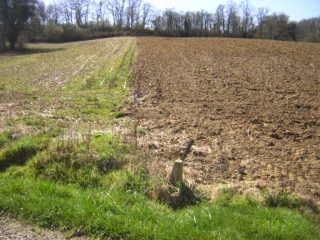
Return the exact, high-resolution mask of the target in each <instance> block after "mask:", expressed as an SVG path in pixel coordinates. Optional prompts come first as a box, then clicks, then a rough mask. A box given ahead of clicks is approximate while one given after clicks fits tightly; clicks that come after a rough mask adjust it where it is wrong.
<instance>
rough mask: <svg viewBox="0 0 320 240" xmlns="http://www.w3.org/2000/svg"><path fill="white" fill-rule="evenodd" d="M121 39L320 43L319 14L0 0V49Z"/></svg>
mask: <svg viewBox="0 0 320 240" xmlns="http://www.w3.org/2000/svg"><path fill="white" fill-rule="evenodd" d="M123 35H135V36H136V35H153V36H166V37H241V38H259V39H270V40H283V41H310V42H320V16H319V17H317V18H310V19H305V20H302V21H300V22H296V21H290V19H289V16H288V15H286V14H285V13H270V9H269V8H267V7H262V8H255V7H254V6H253V5H252V4H251V3H250V1H249V0H244V1H243V2H241V3H240V4H237V3H235V2H233V1H232V0H231V1H228V2H227V3H226V4H220V5H219V6H218V7H217V9H216V10H215V11H214V12H209V11H205V10H200V11H187V12H183V11H177V10H175V9H165V10H159V9H156V8H155V7H154V6H152V5H151V4H150V3H148V2H144V1H142V0H54V1H52V2H51V3H50V4H49V5H48V6H45V4H44V2H42V1H39V0H0V49H5V48H6V47H7V43H9V47H10V48H11V49H14V48H15V47H17V46H18V47H19V46H20V45H21V46H23V44H24V42H26V41H27V40H29V41H48V42H64V41H77V40H85V39H94V38H102V37H111V36H123Z"/></svg>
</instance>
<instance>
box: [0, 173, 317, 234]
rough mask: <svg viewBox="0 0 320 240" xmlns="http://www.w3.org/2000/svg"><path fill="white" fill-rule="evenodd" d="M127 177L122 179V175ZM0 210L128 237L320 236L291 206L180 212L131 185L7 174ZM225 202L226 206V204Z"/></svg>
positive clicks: (232, 204) (208, 206)
mask: <svg viewBox="0 0 320 240" xmlns="http://www.w3.org/2000/svg"><path fill="white" fill-rule="evenodd" d="M117 181H121V178H117ZM0 196H1V197H0V210H2V211H4V212H6V213H10V214H11V215H12V216H15V217H17V218H19V219H23V220H24V221H28V222H33V223H37V224H39V225H40V226H43V227H47V228H51V229H60V230H63V231H65V232H67V234H71V235H72V234H87V235H91V236H98V237H102V238H107V237H120V238H127V239H221V238H223V239H319V236H320V231H319V224H318V223H317V222H316V221H315V220H312V219H311V218H308V217H307V216H304V215H301V214H300V213H299V212H297V211H295V210H289V209H286V208H267V207H263V206H261V205H259V204H252V201H248V200H246V199H241V198H234V199H233V200H232V201H228V202H225V201H224V200H221V201H218V202H216V203H214V202H213V203H202V204H200V205H197V206H193V207H187V208H184V209H181V210H177V211H174V210H172V209H170V208H169V207H168V206H166V205H163V204H159V203H156V202H153V201H150V200H148V199H147V198H146V197H145V196H144V195H143V194H139V193H137V192H135V191H132V190H130V189H126V188H122V189H120V188H113V189H106V188H99V187H98V188H93V189H91V188H88V189H82V188H79V187H77V186H76V185H64V184H59V183H54V182H50V181H47V180H34V179H31V178H23V177H10V176H8V175H2V176H1V182H0ZM222 202H223V204H222Z"/></svg>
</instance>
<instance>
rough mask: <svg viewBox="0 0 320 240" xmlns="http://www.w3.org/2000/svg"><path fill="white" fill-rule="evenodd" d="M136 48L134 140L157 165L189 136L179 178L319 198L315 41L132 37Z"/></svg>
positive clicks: (319, 66)
mask: <svg viewBox="0 0 320 240" xmlns="http://www.w3.org/2000/svg"><path fill="white" fill-rule="evenodd" d="M137 48H138V56H137V61H136V64H135V66H134V67H133V71H134V73H135V74H134V78H133V80H132V89H133V91H134V94H135V108H136V109H134V110H135V117H136V118H137V119H138V123H139V131H138V132H140V134H139V138H138V141H139V144H140V145H141V146H142V147H144V149H145V150H146V151H147V152H148V154H150V155H151V156H152V158H153V159H154V160H155V162H156V164H155V166H157V169H156V171H158V172H166V171H167V172H168V171H170V169H171V167H172V165H173V161H174V160H176V159H178V158H179V156H180V155H181V152H182V151H183V149H184V147H185V145H186V143H187V141H188V139H194V140H195V144H194V145H193V147H192V149H191V152H190V153H189V155H188V156H187V158H186V160H185V163H184V179H185V181H186V182H187V183H189V184H195V185H196V186H197V187H199V188H202V189H205V190H206V191H208V192H210V193H212V194H213V193H214V189H216V187H217V186H221V185H228V186H230V185H232V186H233V187H234V188H235V189H237V190H238V191H239V192H240V193H242V192H245V191H249V190H252V189H266V190H268V191H273V190H277V191H278V190H284V191H286V192H288V193H293V194H297V195H299V196H304V197H307V198H312V199H314V200H315V201H316V202H317V203H318V204H319V203H320V110H319V106H320V45H319V44H307V43H288V42H274V41H260V40H240V39H162V38H153V39H150V38H140V39H138V44H137ZM153 164H154V163H153ZM161 168H162V169H161Z"/></svg>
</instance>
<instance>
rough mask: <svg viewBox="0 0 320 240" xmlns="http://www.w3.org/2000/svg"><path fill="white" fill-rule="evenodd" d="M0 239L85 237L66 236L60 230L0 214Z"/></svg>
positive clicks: (37, 239) (77, 238) (42, 239)
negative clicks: (22, 221) (26, 222)
mask: <svg viewBox="0 0 320 240" xmlns="http://www.w3.org/2000/svg"><path fill="white" fill-rule="evenodd" d="M0 239H3V240H13V239H20V240H31V239H32V240H44V239H46V240H53V239H54V240H65V239H73V240H86V239H89V238H87V237H84V236H82V237H69V238H67V237H66V236H65V235H63V234H62V233H61V232H58V231H50V230H47V229H43V228H40V227H38V226H36V225H27V224H25V223H21V222H18V221H16V220H14V219H13V218H10V217H7V216H1V215H0Z"/></svg>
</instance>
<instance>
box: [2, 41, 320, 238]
mask: <svg viewBox="0 0 320 240" xmlns="http://www.w3.org/2000/svg"><path fill="white" fill-rule="evenodd" d="M31 48H32V49H36V50H34V51H31V53H30V54H28V55H26V54H24V55H14V56H0V70H1V71H2V74H1V76H0V82H1V86H0V94H2V95H1V96H4V97H3V98H1V99H0V104H2V105H0V106H1V108H2V109H1V110H2V113H3V116H2V118H1V121H0V128H1V129H2V130H1V131H0V214H7V215H10V216H13V217H16V218H18V219H20V220H22V221H26V222H31V223H36V224H38V225H40V226H42V227H46V228H50V229H58V230H61V231H63V232H65V234H66V236H69V237H70V236H72V235H89V236H94V237H100V238H108V237H109V238H123V239H320V231H319V217H318V215H316V214H314V215H312V214H309V215H307V214H305V213H302V212H301V211H300V210H301V209H304V208H305V206H304V204H303V203H302V202H301V201H299V200H297V199H296V198H294V197H292V196H289V195H285V194H283V193H280V194H277V195H272V196H271V195H270V196H267V197H266V199H265V201H264V202H263V203H259V202H257V201H255V200H253V199H251V198H240V197H237V196H236V195H235V193H234V192H233V191H232V189H225V190H223V191H222V196H221V197H220V198H219V199H217V200H216V201H214V202H206V201H202V203H198V204H196V205H193V206H191V205H189V206H188V205H187V206H186V207H184V208H180V209H179V210H173V209H172V208H170V207H169V206H168V205H166V204H163V203H160V202H158V201H157V200H155V197H156V196H157V194H159V193H157V192H156V191H157V187H158V185H161V184H162V185H163V184H164V183H163V181H164V180H163V179H162V180H157V179H153V178H151V177H150V176H149V175H148V169H146V168H145V167H144V164H143V162H145V161H147V159H146V157H145V156H144V155H143V156H140V154H141V153H139V152H138V151H137V150H136V149H135V148H134V147H132V146H131V145H134V144H130V143H128V142H126V141H125V140H124V139H123V138H122V137H119V136H115V135H113V134H112V124H113V123H114V121H116V120H117V119H118V118H121V117H124V116H125V114H126V113H125V111H124V110H123V107H124V106H123V105H122V104H121V100H122V99H124V98H125V97H126V95H127V93H128V87H127V86H128V85H129V84H128V81H129V80H130V74H129V67H130V63H131V62H132V61H133V60H134V53H135V40H134V39H132V38H114V39H107V40H98V41H87V42H78V43H69V44H59V45H54V44H37V45H31ZM37 49H38V50H37ZM41 49H51V50H52V51H51V50H50V51H47V50H46V51H41ZM13 83H14V84H13ZM11 96H15V97H11ZM159 113H162V110H161V109H160V110H159ZM124 124H126V127H127V128H128V134H132V135H134V134H133V133H132V132H133V129H134V126H135V124H134V122H132V120H126V121H125V123H124ZM110 129H111V131H110ZM135 131H136V132H137V133H138V134H140V135H144V134H145V130H143V129H136V130H135ZM141 155H142V154H141ZM161 181H162V182H161ZM166 190H170V191H171V190H172V191H176V192H179V191H180V194H185V195H184V196H183V197H185V198H186V197H188V196H187V195H190V196H192V195H193V193H192V192H190V191H189V190H188V189H183V188H182V186H180V188H175V187H171V188H170V189H166ZM150 196H153V198H152V197H150ZM192 197H194V196H192ZM189 200H190V199H189ZM200 200H201V199H200ZM197 201H198V198H195V197H194V198H193V199H191V200H190V202H192V203H193V204H195V203H196V202H197ZM199 202H200V201H199Z"/></svg>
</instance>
